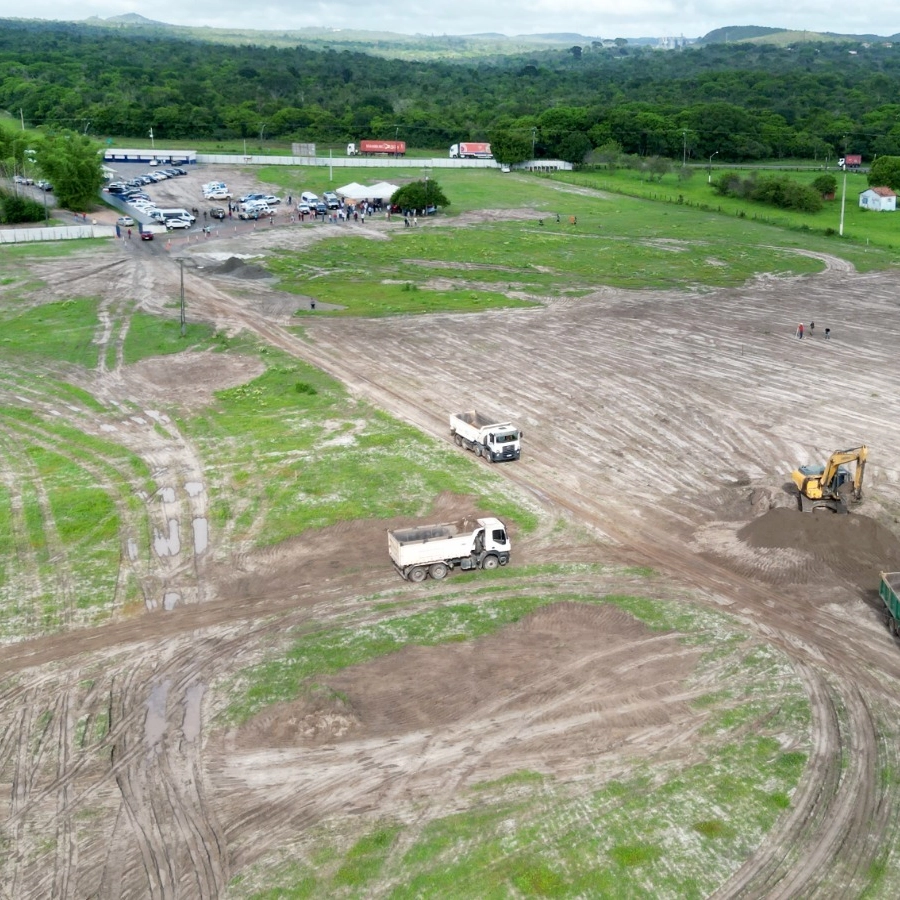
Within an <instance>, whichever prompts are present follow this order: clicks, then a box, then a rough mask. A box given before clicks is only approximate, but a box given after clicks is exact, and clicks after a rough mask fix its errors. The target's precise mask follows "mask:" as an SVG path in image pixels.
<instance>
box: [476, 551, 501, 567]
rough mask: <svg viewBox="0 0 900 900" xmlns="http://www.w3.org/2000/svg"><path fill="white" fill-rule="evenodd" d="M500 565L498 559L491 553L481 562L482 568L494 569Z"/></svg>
mask: <svg viewBox="0 0 900 900" xmlns="http://www.w3.org/2000/svg"><path fill="white" fill-rule="evenodd" d="M499 565H500V560H499V559H497V557H496V556H494V554H493V553H491V554H490V555H489V556H486V557H485V558H484V560H483V561H482V563H481V568H482V569H496V568H497V566H499Z"/></svg>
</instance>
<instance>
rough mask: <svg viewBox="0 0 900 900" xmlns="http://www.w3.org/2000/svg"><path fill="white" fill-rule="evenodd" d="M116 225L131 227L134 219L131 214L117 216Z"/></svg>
mask: <svg viewBox="0 0 900 900" xmlns="http://www.w3.org/2000/svg"><path fill="white" fill-rule="evenodd" d="M116 225H121V226H122V227H123V228H131V226H132V225H134V219H132V218H131V216H119V218H118V219H116Z"/></svg>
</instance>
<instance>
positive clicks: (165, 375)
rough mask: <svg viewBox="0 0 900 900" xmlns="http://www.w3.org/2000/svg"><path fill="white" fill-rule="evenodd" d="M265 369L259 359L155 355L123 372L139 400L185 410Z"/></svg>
mask: <svg viewBox="0 0 900 900" xmlns="http://www.w3.org/2000/svg"><path fill="white" fill-rule="evenodd" d="M264 371H265V366H264V365H263V364H262V363H261V362H260V361H259V360H257V359H253V358H251V357H245V356H236V355H233V354H228V353H213V352H212V351H203V352H191V351H188V352H186V353H178V354H171V355H169V356H154V357H151V358H149V359H144V360H141V361H140V362H136V363H133V364H132V365H130V366H126V367H125V368H124V369H123V370H122V379H123V381H124V384H125V391H126V393H127V394H129V395H133V396H134V397H135V398H138V397H140V398H143V402H144V403H146V402H147V400H148V399H152V400H155V401H157V402H160V403H165V404H177V405H179V406H182V407H184V408H191V409H194V408H197V407H201V406H206V405H207V404H208V403H211V402H212V399H213V393H214V392H215V391H221V390H224V389H225V388H229V387H235V386H237V385H239V384H245V383H246V382H248V381H252V380H253V379H254V378H258V377H259V376H260V375H262V373H263V372H264Z"/></svg>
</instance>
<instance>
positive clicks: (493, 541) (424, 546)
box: [388, 518, 510, 581]
mask: <svg viewBox="0 0 900 900" xmlns="http://www.w3.org/2000/svg"><path fill="white" fill-rule="evenodd" d="M388 552H389V553H390V555H391V560H392V561H393V563H394V567H395V568H396V569H397V571H398V572H399V573H400V574H401V575H402V576H403V577H404V578H405V579H407V581H424V580H425V579H426V578H427V577H428V576H429V575H430V576H431V577H432V578H436V579H441V578H445V577H446V575H447V573H448V572H449V571H450V570H451V569H453V568H456V567H457V566H458V567H459V568H460V569H496V568H497V567H498V566H505V565H506V564H507V563H508V562H509V552H510V542H509V534H508V532H507V530H506V526H505V525H504V524H503V523H502V522H501V521H500V520H499V519H493V518H490V519H475V520H472V519H463V521H461V522H450V523H446V524H443V525H417V526H415V527H413V528H401V529H398V530H397V531H389V532H388Z"/></svg>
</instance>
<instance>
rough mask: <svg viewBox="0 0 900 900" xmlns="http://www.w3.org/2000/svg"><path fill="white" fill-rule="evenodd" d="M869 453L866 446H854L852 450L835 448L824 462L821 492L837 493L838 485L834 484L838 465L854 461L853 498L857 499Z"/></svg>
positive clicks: (859, 495) (860, 490) (859, 494)
mask: <svg viewBox="0 0 900 900" xmlns="http://www.w3.org/2000/svg"><path fill="white" fill-rule="evenodd" d="M868 455H869V451H868V448H867V447H866V446H865V445H863V446H862V447H854V448H853V449H852V450H836V451H835V452H834V453H832V454H831V456H830V457H829V459H828V462H827V463H825V471H824V472H823V473H822V490H823V493H825V492H827V493H831V494H832V495H836V494H837V490H838V485H837V484H835V481H836V479H837V474H838V471H839V470H840V467H841V466H843V465H846V464H847V463H852V462H855V463H856V470H855V471H854V473H853V498H854V499H855V500H859V499H860V498H861V497H862V485H863V474H864V472H865V469H866V459H867V457H868Z"/></svg>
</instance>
